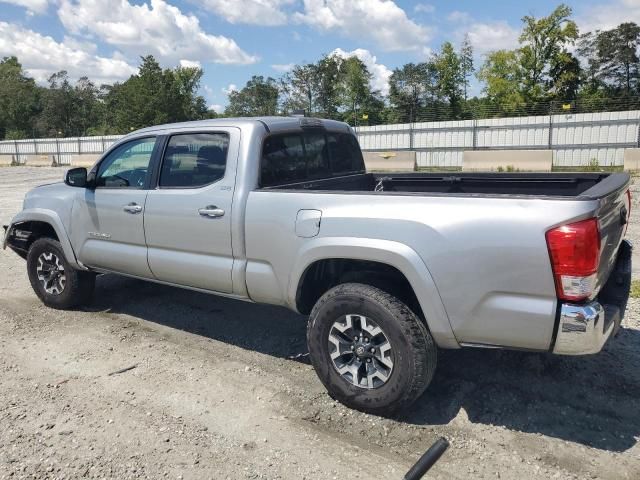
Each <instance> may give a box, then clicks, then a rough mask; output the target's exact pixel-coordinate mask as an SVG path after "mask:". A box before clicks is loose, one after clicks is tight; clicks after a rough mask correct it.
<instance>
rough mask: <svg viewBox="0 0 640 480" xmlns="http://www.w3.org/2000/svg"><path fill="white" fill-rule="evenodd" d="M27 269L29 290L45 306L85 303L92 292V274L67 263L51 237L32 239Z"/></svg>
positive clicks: (65, 306)
mask: <svg viewBox="0 0 640 480" xmlns="http://www.w3.org/2000/svg"><path fill="white" fill-rule="evenodd" d="M27 272H28V274H29V281H30V282H31V287H32V288H33V291H34V292H35V293H36V295H37V296H38V298H40V300H42V303H44V304H45V305H47V306H48V307H52V308H57V309H59V310H68V309H71V308H73V307H76V306H78V305H81V304H86V303H88V302H89V301H90V300H91V296H92V295H93V289H94V287H95V274H94V273H92V272H84V271H81V270H76V269H75V268H73V267H72V266H71V265H69V262H68V261H67V259H66V258H65V256H64V251H63V250H62V246H61V245H60V242H58V241H57V240H54V239H52V238H46V237H45V238H39V239H38V240H36V241H35V242H33V244H32V245H31V247H30V248H29V253H28V255H27Z"/></svg>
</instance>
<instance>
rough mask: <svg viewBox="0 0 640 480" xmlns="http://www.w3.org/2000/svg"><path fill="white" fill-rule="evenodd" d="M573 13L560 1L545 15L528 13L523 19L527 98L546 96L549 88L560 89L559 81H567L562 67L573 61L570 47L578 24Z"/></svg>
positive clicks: (521, 56) (540, 98) (531, 99)
mask: <svg viewBox="0 0 640 480" xmlns="http://www.w3.org/2000/svg"><path fill="white" fill-rule="evenodd" d="M570 16H571V8H570V7H568V6H567V5H564V4H561V5H559V6H558V7H556V9H555V10H554V11H553V12H551V14H550V15H548V16H546V17H542V18H536V17H534V16H531V15H527V16H525V17H523V19H522V22H523V24H524V26H523V29H522V33H521V34H520V39H519V40H520V44H521V45H522V47H520V63H521V66H522V73H523V82H524V83H523V87H524V89H523V94H524V95H525V97H526V99H527V100H528V101H538V100H542V99H545V97H546V96H547V92H548V91H549V90H550V89H555V90H558V89H559V86H558V84H559V83H561V82H562V81H564V82H565V84H566V82H567V81H566V78H565V79H564V80H562V79H561V78H560V76H562V74H563V73H566V69H564V68H563V66H567V65H570V64H571V63H572V61H569V60H568V57H567V54H568V50H567V46H568V45H570V44H573V43H574V41H575V40H576V39H577V38H578V27H577V25H576V23H575V22H574V21H573V20H570V18H569V17H570ZM554 66H555V67H556V69H555V70H554V68H553V67H554ZM569 70H571V68H570V69H569ZM554 73H555V74H556V75H558V76H554Z"/></svg>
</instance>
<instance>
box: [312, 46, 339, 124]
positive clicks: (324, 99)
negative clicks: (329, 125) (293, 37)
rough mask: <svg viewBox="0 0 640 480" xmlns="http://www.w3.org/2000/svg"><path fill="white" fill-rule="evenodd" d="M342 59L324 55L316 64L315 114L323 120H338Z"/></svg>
mask: <svg viewBox="0 0 640 480" xmlns="http://www.w3.org/2000/svg"><path fill="white" fill-rule="evenodd" d="M342 62H343V59H342V58H340V57H338V56H337V55H330V56H329V55H325V56H324V57H322V58H321V59H320V61H319V62H318V63H317V65H316V68H315V72H316V76H317V96H316V100H315V106H316V112H315V113H317V114H318V115H319V116H321V117H323V118H334V119H337V118H339V115H338V111H339V110H340V107H341V104H340V98H341V96H342V91H341V89H342V86H343V85H342V83H341V81H342V78H341V76H342V72H341V68H340V67H341V65H342Z"/></svg>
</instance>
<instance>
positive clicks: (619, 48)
mask: <svg viewBox="0 0 640 480" xmlns="http://www.w3.org/2000/svg"><path fill="white" fill-rule="evenodd" d="M596 48H597V53H596V55H597V67H598V70H599V76H600V78H601V79H603V80H604V81H606V82H609V83H611V84H613V85H615V86H616V87H617V88H618V89H619V90H622V91H623V92H624V94H625V95H627V96H629V95H631V94H632V92H633V91H638V87H639V78H638V74H639V71H640V58H638V51H640V26H638V25H637V24H635V23H633V22H627V23H622V24H620V25H618V26H617V27H616V28H614V29H611V30H605V31H603V32H598V33H597V37H596ZM638 93H640V91H638Z"/></svg>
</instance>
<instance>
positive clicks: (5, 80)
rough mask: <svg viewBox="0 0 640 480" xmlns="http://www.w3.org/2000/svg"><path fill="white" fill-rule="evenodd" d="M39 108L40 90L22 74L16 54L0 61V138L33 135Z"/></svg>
mask: <svg viewBox="0 0 640 480" xmlns="http://www.w3.org/2000/svg"><path fill="white" fill-rule="evenodd" d="M39 110H40V89H39V88H38V87H37V86H36V83H35V81H34V80H33V79H32V78H29V77H27V76H26V75H25V73H24V71H23V70H22V65H21V64H20V62H19V61H18V59H17V58H16V57H5V58H3V59H2V60H1V61H0V139H2V138H5V137H12V138H25V137H27V136H31V135H33V133H34V132H33V129H34V124H35V118H36V116H37V114H38V112H39Z"/></svg>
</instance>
